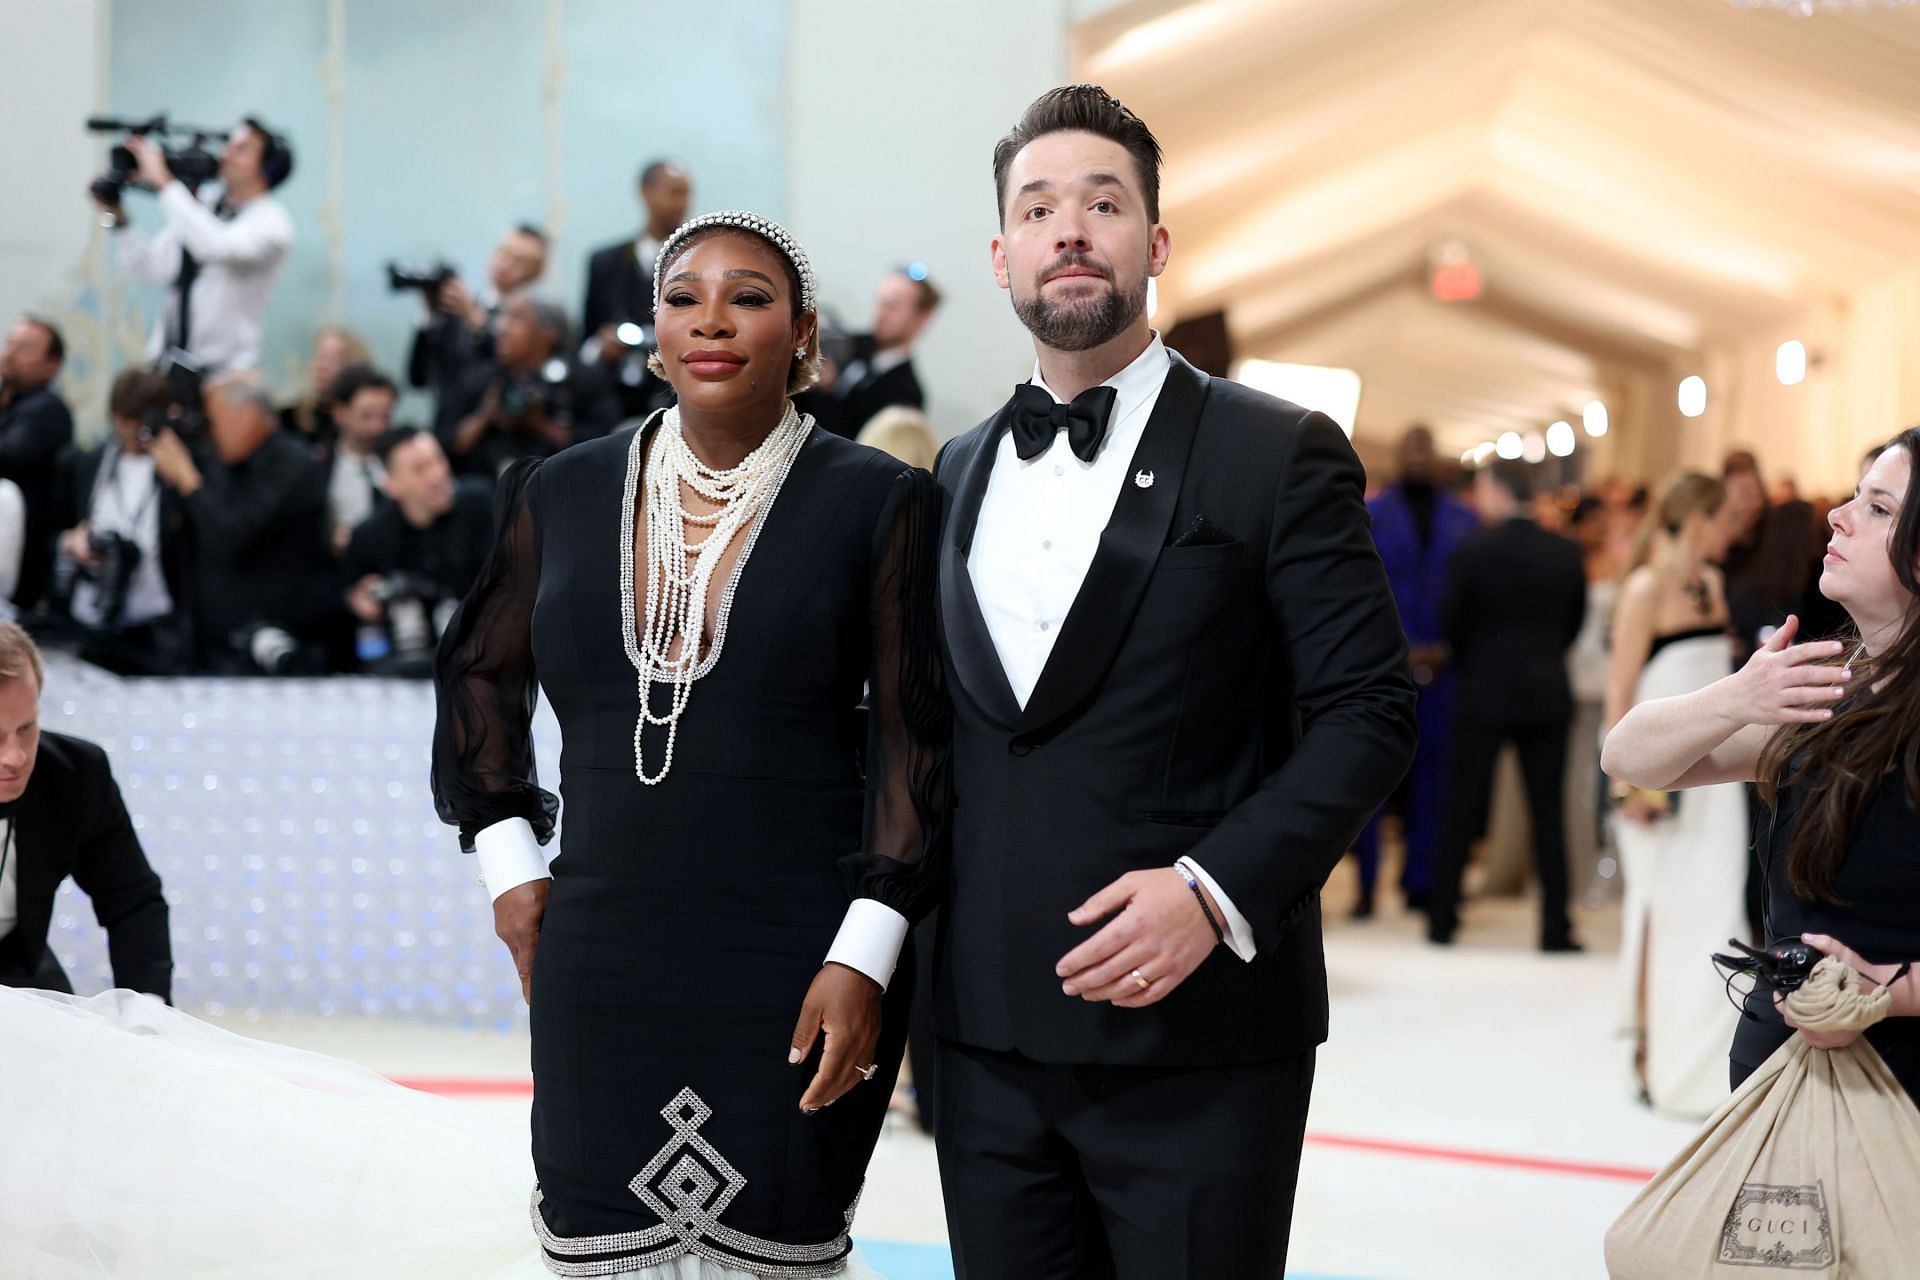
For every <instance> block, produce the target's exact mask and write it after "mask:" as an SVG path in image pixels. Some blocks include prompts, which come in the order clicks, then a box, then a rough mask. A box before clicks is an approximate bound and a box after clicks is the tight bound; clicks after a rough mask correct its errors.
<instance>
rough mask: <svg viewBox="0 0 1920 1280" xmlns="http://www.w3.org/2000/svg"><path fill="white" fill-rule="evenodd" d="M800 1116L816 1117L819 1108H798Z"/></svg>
mask: <svg viewBox="0 0 1920 1280" xmlns="http://www.w3.org/2000/svg"><path fill="white" fill-rule="evenodd" d="M800 1114H801V1115H803V1116H817V1115H819V1114H820V1108H818V1107H802V1108H800Z"/></svg>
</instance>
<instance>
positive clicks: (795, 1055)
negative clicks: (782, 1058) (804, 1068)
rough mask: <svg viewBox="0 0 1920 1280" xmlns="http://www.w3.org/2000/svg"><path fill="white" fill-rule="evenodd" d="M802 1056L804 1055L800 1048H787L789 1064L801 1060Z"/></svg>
mask: <svg viewBox="0 0 1920 1280" xmlns="http://www.w3.org/2000/svg"><path fill="white" fill-rule="evenodd" d="M801 1056H802V1055H801V1053H800V1051H799V1050H798V1049H789V1050H787V1065H788V1066H792V1065H793V1064H794V1063H796V1062H798V1061H800V1058H801Z"/></svg>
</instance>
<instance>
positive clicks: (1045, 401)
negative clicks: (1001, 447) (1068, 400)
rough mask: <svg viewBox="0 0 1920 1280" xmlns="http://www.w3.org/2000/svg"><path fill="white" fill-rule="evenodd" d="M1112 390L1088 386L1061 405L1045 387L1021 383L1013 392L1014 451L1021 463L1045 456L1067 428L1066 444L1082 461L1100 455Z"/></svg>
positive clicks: (1111, 404) (1090, 460)
mask: <svg viewBox="0 0 1920 1280" xmlns="http://www.w3.org/2000/svg"><path fill="white" fill-rule="evenodd" d="M1117 395H1119V392H1117V391H1115V390H1114V389H1113V388H1112V387H1106V386H1101V387H1089V388H1087V389H1086V390H1085V391H1082V392H1081V393H1080V394H1079V395H1077V396H1075V397H1074V398H1073V403H1072V404H1061V403H1059V402H1058V401H1056V400H1055V399H1054V398H1053V396H1052V395H1050V394H1049V393H1048V392H1047V389H1046V388H1045V387H1038V386H1035V385H1034V384H1033V383H1031V382H1023V383H1021V384H1020V385H1019V386H1017V387H1015V388H1014V389H1013V448H1014V452H1015V453H1018V454H1019V455H1020V460H1021V461H1022V462H1027V461H1030V460H1032V459H1034V458H1037V457H1039V456H1040V455H1041V454H1043V453H1045V452H1046V451H1047V449H1048V447H1049V446H1051V445H1052V444H1053V438H1054V437H1055V436H1056V435H1058V434H1059V433H1060V430H1061V428H1063V427H1064V428H1066V432H1067V444H1068V446H1069V447H1071V448H1072V450H1073V453H1074V456H1075V457H1077V458H1079V459H1080V461H1082V462H1092V461H1093V460H1094V459H1095V458H1097V457H1099V456H1100V445H1101V443H1102V442H1103V441H1105V440H1106V438H1107V418H1108V416H1109V415H1111V414H1112V413H1113V401H1114V397H1116V396H1117Z"/></svg>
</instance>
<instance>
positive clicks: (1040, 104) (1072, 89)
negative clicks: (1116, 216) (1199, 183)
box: [993, 84, 1160, 226]
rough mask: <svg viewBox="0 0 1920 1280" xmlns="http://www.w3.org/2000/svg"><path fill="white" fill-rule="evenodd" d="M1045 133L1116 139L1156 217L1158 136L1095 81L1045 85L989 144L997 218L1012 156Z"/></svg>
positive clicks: (1150, 216) (1149, 216)
mask: <svg viewBox="0 0 1920 1280" xmlns="http://www.w3.org/2000/svg"><path fill="white" fill-rule="evenodd" d="M1050 133H1091V134H1096V135H1098V136H1099V137H1102V138H1105V139H1107V140H1108V141H1109V142H1117V143H1119V144H1120V145H1121V146H1123V147H1125V148H1126V150H1127V154H1128V155H1130V156H1132V157H1133V165H1134V168H1136V169H1138V170H1139V178H1140V191H1141V194H1142V195H1143V196H1144V197H1145V198H1146V202H1147V220H1148V221H1149V222H1158V221H1160V142H1159V140H1158V139H1157V138H1155V137H1154V136H1153V130H1151V129H1149V128H1147V126H1146V123H1145V122H1144V121H1143V120H1141V119H1140V117H1139V116H1136V115H1135V114H1133V112H1131V111H1129V110H1127V108H1126V105H1125V104H1124V103H1122V102H1121V101H1120V99H1118V98H1116V97H1114V96H1113V95H1112V94H1110V93H1108V92H1107V91H1106V90H1105V89H1102V88H1101V87H1100V86H1099V85H1097V84H1069V85H1062V86H1061V87H1060V88H1058V89H1049V90H1048V91H1047V92H1045V93H1043V94H1041V95H1040V96H1039V97H1038V98H1035V99H1034V100H1033V105H1031V106H1029V107H1028V108H1027V110H1026V112H1025V114H1023V115H1022V116H1021V117H1020V123H1019V124H1016V125H1015V126H1013V131H1012V132H1011V133H1009V134H1007V136H1006V137H1004V138H1002V139H1000V141H999V143H998V144H997V145H996V146H995V147H994V149H993V189H994V193H995V195H996V196H997V198H998V199H999V202H1000V223H1001V225H1002V226H1004V225H1006V221H1007V171H1008V170H1009V169H1011V168H1013V160H1014V157H1015V156H1017V155H1019V154H1020V152H1021V151H1022V150H1023V149H1025V147H1026V145H1027V144H1028V143H1030V142H1032V141H1033V140H1034V139H1036V138H1044V137H1046V136H1047V135H1048V134H1050Z"/></svg>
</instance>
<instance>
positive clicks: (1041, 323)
mask: <svg viewBox="0 0 1920 1280" xmlns="http://www.w3.org/2000/svg"><path fill="white" fill-rule="evenodd" d="M1068 266H1092V264H1091V263H1089V262H1087V261H1086V260H1085V259H1081V258H1073V257H1069V258H1065V259H1062V260H1060V261H1058V262H1055V263H1053V264H1051V265H1049V266H1048V268H1047V273H1048V274H1050V273H1052V272H1055V271H1060V270H1062V269H1064V268H1066V267H1068ZM1044 288H1045V286H1044V285H1042V286H1040V287H1038V288H1036V289H1034V291H1033V293H1032V295H1031V296H1030V297H1026V298H1022V297H1020V296H1019V295H1017V294H1016V295H1014V299H1013V313H1014V314H1015V315H1017V316H1019V317H1020V323H1021V324H1023V325H1025V326H1026V327H1027V332H1028V333H1031V334H1032V335H1033V337H1034V340H1035V341H1037V342H1038V343H1040V345H1041V346H1044V347H1051V348H1053V349H1054V350H1055V351H1091V350H1092V349H1093V348H1095V347H1097V346H1100V345H1101V344H1102V343H1106V342H1111V341H1113V340H1114V339H1115V338H1117V337H1119V336H1120V335H1121V334H1123V333H1125V332H1126V331H1127V329H1128V328H1129V327H1130V326H1131V325H1132V324H1133V322H1134V321H1136V320H1138V319H1139V318H1140V317H1141V315H1142V314H1144V313H1145V312H1146V309H1147V274H1146V272H1144V271H1143V272H1141V273H1140V283H1139V284H1138V285H1137V286H1135V287H1134V288H1133V289H1131V290H1129V291H1128V292H1126V293H1124V294H1123V293H1121V292H1120V289H1119V287H1118V286H1117V285H1115V284H1114V283H1113V282H1112V280H1108V282H1107V289H1106V292H1105V293H1102V294H1100V295H1099V296H1098V297H1094V298H1073V299H1069V300H1067V301H1064V302H1048V301H1047V299H1046V298H1045V297H1044V296H1043V294H1042V290H1043V289H1044Z"/></svg>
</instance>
